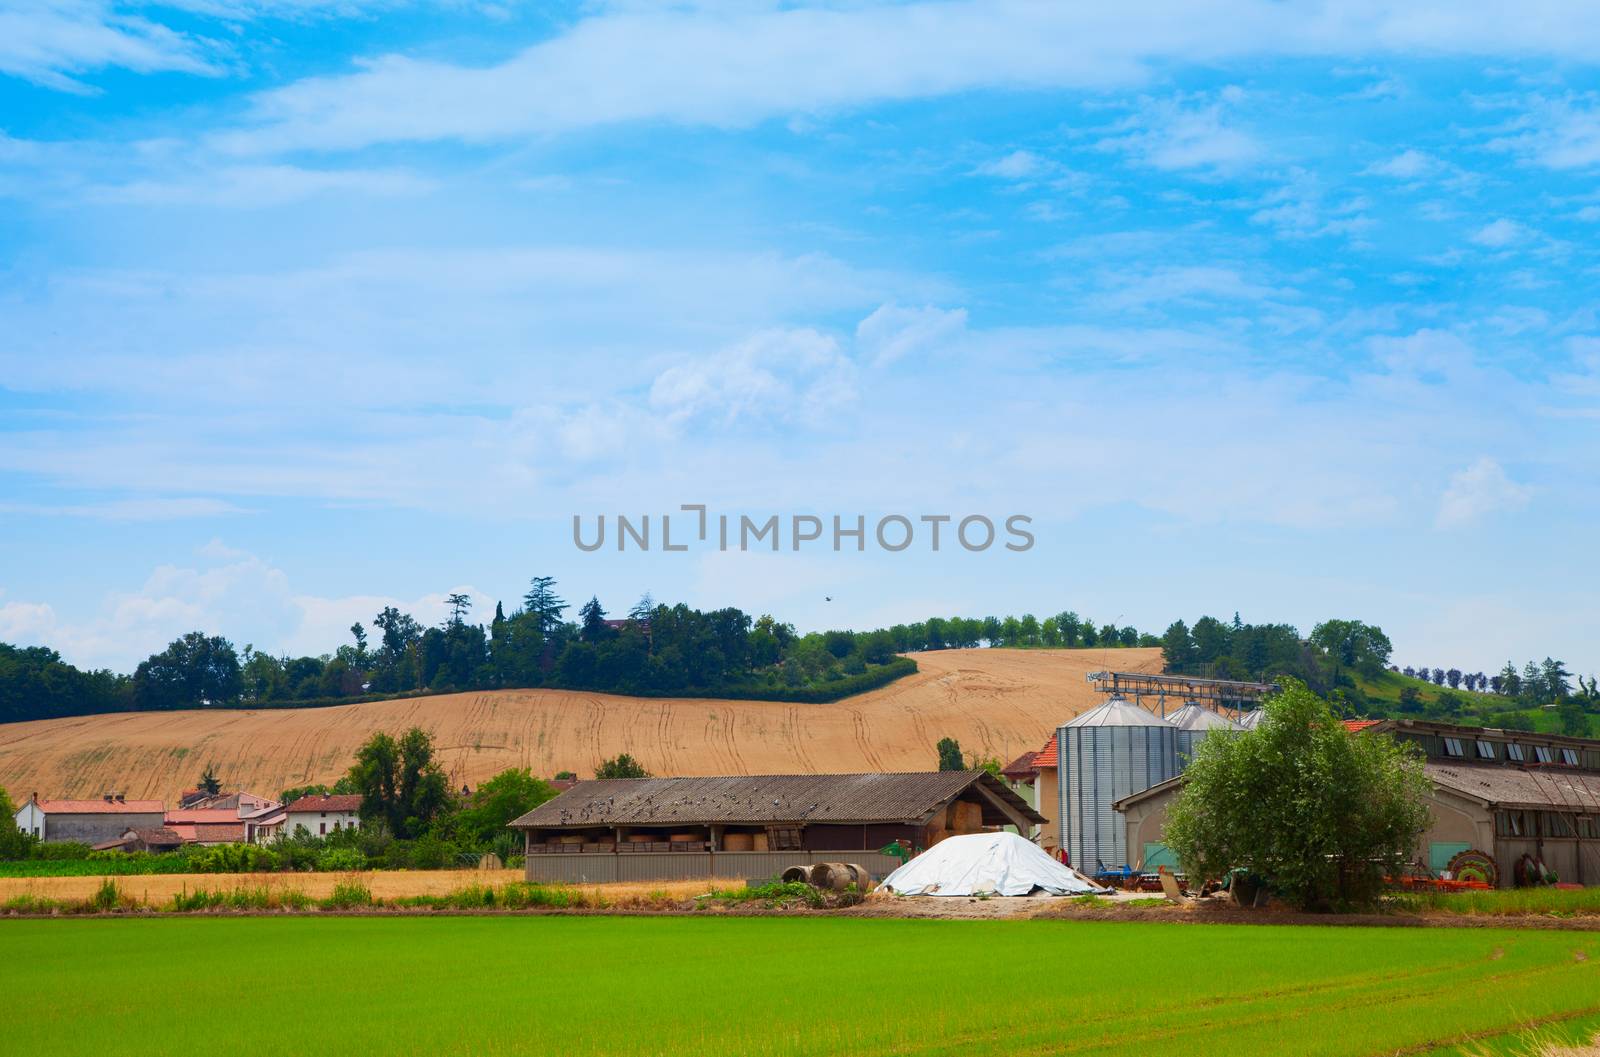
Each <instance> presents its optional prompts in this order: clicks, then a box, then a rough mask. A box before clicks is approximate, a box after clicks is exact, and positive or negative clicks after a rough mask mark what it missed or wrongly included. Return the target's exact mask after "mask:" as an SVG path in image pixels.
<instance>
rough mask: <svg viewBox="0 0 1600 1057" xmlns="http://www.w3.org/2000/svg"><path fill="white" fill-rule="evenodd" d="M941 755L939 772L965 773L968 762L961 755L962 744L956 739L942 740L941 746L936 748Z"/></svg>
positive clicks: (940, 741)
mask: <svg viewBox="0 0 1600 1057" xmlns="http://www.w3.org/2000/svg"><path fill="white" fill-rule="evenodd" d="M934 748H935V749H937V750H938V753H939V770H941V771H965V770H966V769H967V761H966V758H965V757H964V756H962V755H961V743H960V742H959V741H957V740H956V739H954V738H940V739H939V744H938V745H936V746H934Z"/></svg>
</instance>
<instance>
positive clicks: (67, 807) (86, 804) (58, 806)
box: [39, 800, 167, 815]
mask: <svg viewBox="0 0 1600 1057" xmlns="http://www.w3.org/2000/svg"><path fill="white" fill-rule="evenodd" d="M39 808H40V810H42V811H43V812H44V813H45V814H47V815H127V814H134V815H150V814H155V815H159V814H161V813H162V812H164V811H165V810H166V809H167V805H166V804H163V803H162V802H161V801H159V800H41V801H39Z"/></svg>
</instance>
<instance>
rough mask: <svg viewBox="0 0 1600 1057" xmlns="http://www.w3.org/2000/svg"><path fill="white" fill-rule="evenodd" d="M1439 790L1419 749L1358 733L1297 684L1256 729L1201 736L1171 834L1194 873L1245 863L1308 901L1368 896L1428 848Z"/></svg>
mask: <svg viewBox="0 0 1600 1057" xmlns="http://www.w3.org/2000/svg"><path fill="white" fill-rule="evenodd" d="M1428 790H1429V783H1428V779H1427V777H1426V776H1425V775H1424V774H1423V770H1422V760H1421V758H1420V757H1419V756H1418V755H1416V753H1415V752H1414V751H1413V750H1410V749H1407V748H1405V747H1402V746H1401V745H1399V744H1398V743H1396V742H1395V741H1394V740H1393V739H1392V738H1389V737H1386V736H1382V735H1377V736H1374V735H1366V734H1350V733H1349V732H1347V731H1346V730H1345V728H1344V725H1343V724H1341V723H1340V722H1339V721H1338V719H1336V718H1335V717H1334V714H1333V712H1332V710H1331V709H1330V708H1329V706H1328V704H1327V702H1325V701H1323V700H1322V699H1321V698H1319V697H1317V696H1316V695H1315V694H1313V693H1312V692H1311V691H1310V690H1308V689H1307V688H1306V687H1305V686H1304V684H1301V683H1298V682H1292V681H1291V682H1290V683H1289V685H1288V688H1287V689H1285V690H1284V691H1283V692H1282V693H1281V694H1278V695H1276V696H1275V697H1273V698H1272V699H1271V700H1270V701H1268V702H1267V704H1266V714H1265V715H1264V716H1263V717H1262V720H1261V723H1260V725H1259V726H1257V727H1256V728H1255V729H1254V730H1250V731H1245V732H1242V733H1239V734H1234V735H1230V736H1227V737H1210V738H1206V739H1205V740H1204V741H1203V742H1201V743H1200V745H1199V747H1198V749H1197V751H1196V754H1195V759H1194V762H1193V763H1192V764H1190V766H1189V769H1188V771H1187V772H1186V773H1185V781H1184V786H1183V789H1182V791H1181V792H1180V793H1179V794H1178V796H1177V799H1176V800H1175V801H1174V803H1173V806H1172V808H1171V811H1170V813H1169V815H1168V819H1167V826H1166V834H1165V839H1166V843H1167V845H1168V846H1169V847H1170V848H1171V849H1172V850H1173V851H1174V852H1175V853H1176V854H1177V856H1178V858H1179V861H1180V862H1181V863H1182V864H1183V869H1184V870H1185V872H1187V873H1188V874H1189V876H1190V877H1191V878H1204V877H1222V876H1223V875H1225V874H1226V873H1227V872H1228V871H1230V870H1233V869H1236V868H1239V869H1245V870H1249V871H1251V872H1253V873H1256V874H1259V875H1261V876H1263V877H1265V878H1267V879H1268V881H1269V882H1270V883H1271V884H1272V885H1273V886H1274V887H1275V888H1276V889H1277V891H1279V892H1280V893H1281V894H1282V895H1283V897H1284V898H1285V899H1288V900H1289V901H1291V902H1293V903H1296V904H1298V905H1299V906H1301V907H1304V908H1306V909H1313V910H1327V909H1333V908H1336V907H1348V906H1352V905H1360V904H1366V903H1370V902H1371V901H1373V900H1374V899H1375V898H1376V897H1377V895H1378V893H1379V892H1380V890H1381V888H1382V884H1383V878H1384V876H1385V875H1392V874H1394V873H1396V872H1398V871H1399V870H1400V869H1401V868H1402V867H1404V866H1405V865H1406V864H1408V863H1409V862H1411V861H1412V858H1413V857H1414V855H1415V854H1416V849H1417V842H1418V840H1419V838H1420V836H1421V834H1422V832H1423V830H1424V829H1425V828H1426V827H1427V824H1428V808H1427V805H1426V799H1425V798H1426V796H1427V794H1428Z"/></svg>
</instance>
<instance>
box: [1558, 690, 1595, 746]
mask: <svg viewBox="0 0 1600 1057" xmlns="http://www.w3.org/2000/svg"><path fill="white" fill-rule="evenodd" d="M1556 719H1558V720H1559V721H1560V723H1561V733H1563V734H1567V735H1570V736H1571V737H1575V738H1586V737H1588V736H1589V715H1588V713H1586V712H1585V711H1584V710H1583V702H1582V701H1580V700H1578V699H1577V698H1575V697H1564V698H1562V699H1561V703H1560V704H1558V705H1556Z"/></svg>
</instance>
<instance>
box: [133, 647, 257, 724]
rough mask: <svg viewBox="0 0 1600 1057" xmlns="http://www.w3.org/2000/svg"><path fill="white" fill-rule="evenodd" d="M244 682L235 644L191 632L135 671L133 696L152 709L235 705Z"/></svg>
mask: <svg viewBox="0 0 1600 1057" xmlns="http://www.w3.org/2000/svg"><path fill="white" fill-rule="evenodd" d="M241 685H242V679H241V673H240V667H239V655H238V654H237V653H235V652H234V649H233V644H232V643H231V642H229V641H228V640H227V639H225V638H222V637H221V636H216V635H209V636H208V635H206V634H205V633H204V632H201V631H191V632H189V634H187V635H185V636H183V637H182V638H181V639H175V640H174V641H173V642H172V643H171V644H170V645H169V646H168V647H167V648H166V649H164V650H162V651H161V652H160V653H157V654H152V655H151V656H150V658H149V659H148V660H146V661H142V662H141V663H140V664H139V667H138V669H137V670H135V671H134V673H133V699H134V702H135V704H136V705H137V707H139V708H140V709H148V710H159V709H176V708H206V707H208V706H211V705H231V704H234V703H236V702H237V701H238V700H239V693H240V690H241Z"/></svg>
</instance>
